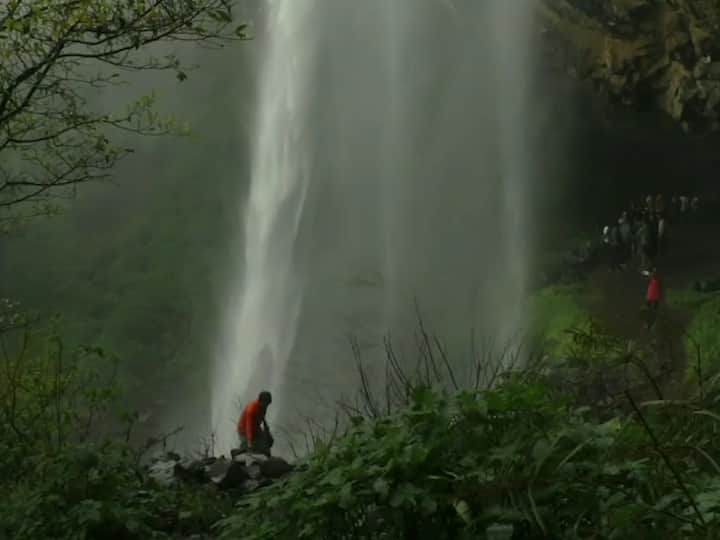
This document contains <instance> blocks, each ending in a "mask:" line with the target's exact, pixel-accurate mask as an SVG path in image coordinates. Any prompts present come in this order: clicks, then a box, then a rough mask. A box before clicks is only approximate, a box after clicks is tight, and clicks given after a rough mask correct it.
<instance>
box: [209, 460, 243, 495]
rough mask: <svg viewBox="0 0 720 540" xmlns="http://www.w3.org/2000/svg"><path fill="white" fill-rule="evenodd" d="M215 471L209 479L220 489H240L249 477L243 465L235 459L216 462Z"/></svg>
mask: <svg viewBox="0 0 720 540" xmlns="http://www.w3.org/2000/svg"><path fill="white" fill-rule="evenodd" d="M219 465H222V466H221V467H220V466H219ZM215 473H216V474H215V475H214V476H212V477H211V480H212V482H213V483H214V484H215V485H217V486H218V487H219V488H220V489H241V488H242V487H243V484H244V482H245V481H246V480H248V479H249V478H250V476H249V475H248V471H247V469H246V468H245V466H244V465H243V464H242V463H238V462H237V461H226V460H223V461H222V462H218V463H217V464H216V465H215Z"/></svg>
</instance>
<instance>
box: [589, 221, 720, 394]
mask: <svg viewBox="0 0 720 540" xmlns="http://www.w3.org/2000/svg"><path fill="white" fill-rule="evenodd" d="M670 232H671V234H672V236H670V242H671V243H670V244H669V245H668V248H667V251H666V253H665V254H663V255H661V256H660V257H659V258H658V261H657V269H658V274H659V275H660V276H661V279H662V282H663V286H664V289H665V291H667V290H668V289H682V288H687V287H691V286H692V284H693V282H694V281H695V280H697V279H703V278H715V277H720V241H718V239H719V238H720V225H678V226H677V227H675V228H674V229H671V230H670ZM587 284H588V286H589V288H590V290H592V291H593V292H594V293H595V294H593V295H592V298H591V299H589V300H588V301H587V302H586V305H585V307H586V308H587V309H588V310H589V312H590V313H591V315H592V316H593V317H594V318H595V319H596V320H597V321H598V322H599V323H600V325H601V326H602V327H604V328H606V329H607V330H609V331H610V332H611V333H612V334H613V335H617V336H619V337H622V338H625V339H627V340H633V341H635V342H636V343H638V344H639V345H645V346H650V347H651V348H652V349H653V350H655V351H656V353H655V356H656V357H655V359H654V362H653V363H654V364H655V365H654V366H652V367H653V369H654V370H658V371H662V372H666V373H667V376H666V377H664V379H665V380H664V381H663V387H665V388H667V389H668V392H669V393H671V394H677V393H678V392H680V390H679V388H680V387H681V386H682V384H681V379H682V377H683V374H684V370H685V365H686V355H685V347H684V343H685V330H686V328H687V324H688V322H689V321H690V319H691V317H692V313H690V312H687V311H683V310H681V309H678V308H673V307H671V306H669V305H667V303H664V304H663V305H662V306H661V310H660V314H659V317H658V322H657V324H656V326H655V328H653V329H652V330H650V331H648V329H647V328H646V327H645V319H644V315H643V311H642V310H643V307H644V302H645V291H646V287H647V277H645V276H643V275H641V274H640V272H639V269H638V268H637V267H636V266H628V268H627V269H626V270H624V271H622V272H611V271H610V270H609V269H608V267H607V266H600V267H597V268H595V269H593V270H592V271H591V272H590V274H589V275H588V276H587Z"/></svg>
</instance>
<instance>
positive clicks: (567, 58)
mask: <svg viewBox="0 0 720 540" xmlns="http://www.w3.org/2000/svg"><path fill="white" fill-rule="evenodd" d="M539 6H540V12H541V16H542V18H541V20H542V24H543V28H542V38H543V41H544V44H545V45H546V46H547V47H548V48H549V52H550V55H551V57H552V58H553V59H555V60H557V61H558V62H560V63H561V65H562V66H563V67H564V68H565V69H566V70H567V71H568V72H569V73H570V74H571V75H573V76H576V77H578V78H580V79H584V80H590V81H592V82H593V83H594V85H595V87H596V89H598V90H599V91H601V92H603V93H604V94H606V95H607V96H608V97H609V98H610V100H611V101H613V102H616V103H621V104H623V105H629V106H634V107H641V108H650V107H654V108H658V109H660V110H662V111H664V112H666V113H667V114H668V115H670V117H672V118H673V119H674V120H675V121H676V122H678V123H679V124H680V126H681V127H682V129H683V130H685V131H686V132H690V133H708V132H711V131H718V130H720V0H542V2H540V3H539Z"/></svg>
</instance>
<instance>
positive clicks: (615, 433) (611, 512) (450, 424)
mask: <svg viewBox="0 0 720 540" xmlns="http://www.w3.org/2000/svg"><path fill="white" fill-rule="evenodd" d="M718 397H720V391H718V389H717V388H715V389H714V390H711V391H709V392H708V393H707V394H706V395H705V397H704V399H705V400H706V401H702V402H701V401H698V402H687V403H683V404H677V403H672V402H663V401H659V402H647V403H641V404H637V403H635V401H634V400H633V399H632V397H631V396H630V395H629V394H628V401H627V402H626V405H627V409H628V410H629V411H630V412H629V413H628V414H625V413H623V412H622V411H615V414H614V415H612V418H611V419H610V420H609V421H600V420H599V419H598V417H597V416H596V415H595V413H594V412H593V411H592V410H591V409H590V408H587V407H577V406H574V405H573V403H572V402H571V401H570V400H569V399H567V398H565V397H563V396H562V395H558V394H556V393H555V392H554V391H553V389H552V386H551V385H550V384H549V383H548V382H547V381H546V379H545V377H544V376H543V375H541V374H538V373H531V372H523V373H512V374H506V375H505V376H504V377H503V378H502V380H501V381H500V382H499V383H497V384H496V385H495V387H494V388H492V389H487V390H459V391H457V392H438V391H434V390H432V389H430V388H428V387H427V386H423V385H420V386H415V387H414V388H413V389H412V391H411V393H410V402H409V405H408V407H407V408H406V409H404V410H401V411H398V412H394V413H391V414H389V415H387V416H385V417H381V418H369V417H362V416H354V417H353V418H352V419H351V420H352V426H351V427H350V428H349V429H348V431H347V432H346V433H345V434H344V435H342V436H341V437H338V438H336V439H334V440H332V441H331V442H329V443H328V444H326V445H324V446H320V447H319V448H318V450H317V451H316V452H315V453H314V454H313V455H312V456H311V458H310V459H309V461H308V463H307V467H306V469H305V470H304V471H302V472H300V473H298V474H296V475H295V476H293V477H291V478H290V479H288V480H287V481H285V482H284V483H282V484H278V485H275V486H272V487H270V488H269V489H267V490H264V491H262V492H259V493H257V494H255V495H253V496H251V497H250V498H248V499H245V500H243V501H241V503H240V505H239V507H238V511H237V513H236V514H235V515H233V516H231V517H229V518H227V519H225V520H223V521H221V522H220V523H219V525H218V529H219V531H220V533H221V536H220V537H221V539H224V540H231V539H233V540H236V539H241V540H270V539H273V540H284V539H288V540H290V539H293V540H294V539H303V538H306V539H312V540H371V539H372V540H375V539H377V540H380V539H392V540H395V539H402V538H407V539H417V540H423V539H433V540H442V539H451V538H452V539H456V538H460V539H462V538H467V539H470V538H479V539H482V538H488V536H487V530H488V527H490V526H492V525H493V524H498V523H499V524H506V525H511V526H512V527H513V530H514V535H513V536H512V538H513V539H515V540H517V539H539V538H558V539H560V538H565V539H585V538H587V539H590V538H593V539H611V538H614V539H617V538H638V539H648V540H650V539H656V538H683V539H691V538H693V539H694V538H697V539H701V538H702V539H705V538H714V537H717V535H718V534H720V481H718V473H720V467H719V466H718V458H720V448H718V445H717V442H716V441H715V437H714V436H713V435H712V433H713V432H714V431H715V430H717V428H718V422H720V417H719V416H717V415H715V414H714V413H713V412H712V411H710V410H707V409H703V408H702V407H703V406H704V405H705V404H706V403H714V401H713V400H714V399H716V398H718Z"/></svg>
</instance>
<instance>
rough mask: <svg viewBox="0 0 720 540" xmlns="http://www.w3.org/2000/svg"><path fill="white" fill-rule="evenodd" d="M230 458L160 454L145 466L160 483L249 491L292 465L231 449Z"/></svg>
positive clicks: (278, 476) (281, 460)
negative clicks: (193, 458)
mask: <svg viewBox="0 0 720 540" xmlns="http://www.w3.org/2000/svg"><path fill="white" fill-rule="evenodd" d="M231 456H233V457H232V459H228V458H226V457H225V456H221V457H219V458H216V457H206V458H202V459H195V460H184V459H182V458H181V457H180V456H179V455H178V454H172V453H168V454H163V455H160V456H157V457H156V458H154V459H153V461H152V463H151V464H150V466H149V467H148V473H149V475H150V477H151V478H153V479H154V480H155V481H157V482H159V483H161V484H163V485H172V484H173V483H176V482H182V483H185V484H198V485H204V484H212V485H215V486H216V487H217V488H218V489H221V490H223V491H235V492H250V491H254V490H256V489H259V488H262V487H264V486H267V485H269V484H271V483H272V482H273V481H274V480H278V479H280V478H283V477H285V476H286V475H288V474H290V473H291V472H292V471H293V470H294V467H293V465H291V464H290V463H288V462H287V461H286V460H284V459H282V458H280V457H267V456H265V455H262V454H248V453H243V452H239V451H237V450H233V451H232V452H231Z"/></svg>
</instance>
